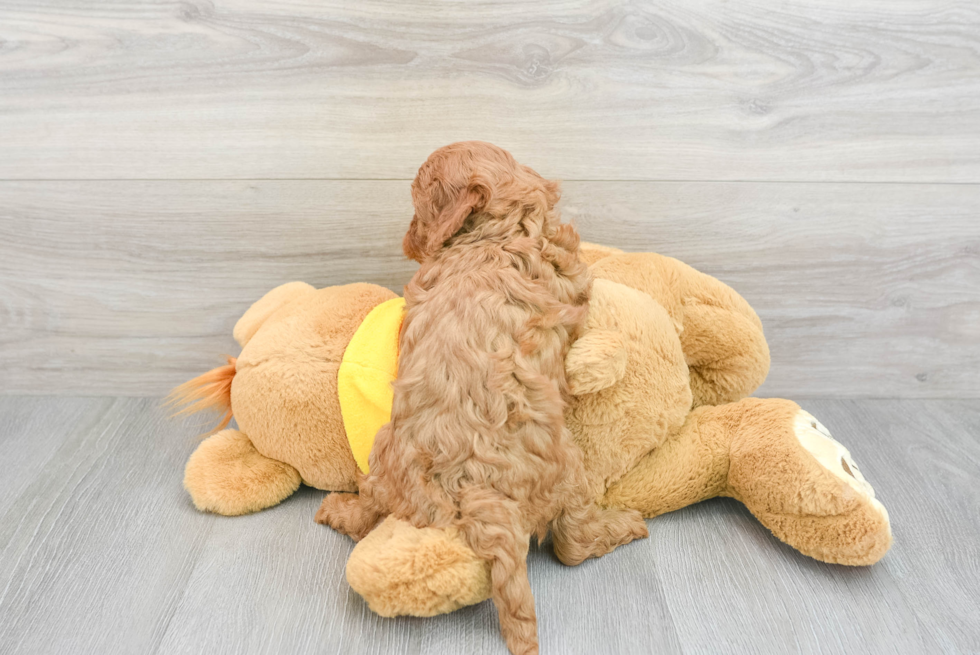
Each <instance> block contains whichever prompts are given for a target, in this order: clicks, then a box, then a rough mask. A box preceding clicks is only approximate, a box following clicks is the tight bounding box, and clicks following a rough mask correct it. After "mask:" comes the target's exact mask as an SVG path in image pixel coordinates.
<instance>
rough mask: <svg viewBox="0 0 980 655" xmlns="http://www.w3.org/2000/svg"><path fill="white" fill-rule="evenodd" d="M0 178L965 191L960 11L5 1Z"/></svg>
mask: <svg viewBox="0 0 980 655" xmlns="http://www.w3.org/2000/svg"><path fill="white" fill-rule="evenodd" d="M0 43H2V44H3V46H2V48H0V88H2V89H3V93H2V94H0V134H2V135H3V139H0V179H54V178H59V179H65V178H86V179H91V178H99V179H120V178H125V179H134V178H168V179H172V178H208V179H211V178H277V179H282V178H328V179H342V178H343V179H346V178H371V179H379V178H398V179H408V178H410V177H411V176H412V175H413V174H414V171H415V170H416V168H417V167H418V165H419V164H420V163H421V162H422V161H423V160H424V158H425V156H426V155H427V154H428V153H429V152H430V151H431V150H433V149H434V148H435V147H437V146H439V145H442V144H445V143H448V142H451V141H455V140H459V139H464V138H481V139H486V140H490V141H494V142H496V143H499V144H500V145H502V146H504V147H507V148H509V149H511V150H513V151H514V153H515V154H516V155H517V156H518V158H519V159H521V160H523V161H526V162H527V163H528V164H531V165H533V166H535V167H536V168H538V169H539V170H540V171H541V172H542V173H544V174H546V175H549V176H553V177H561V178H565V179H583V180H595V179H643V180H689V179H699V180H700V179H709V180H783V181H786V180H810V181H918V182H974V183H976V182H980V6H978V5H977V4H976V3H975V2H970V1H968V0H964V1H960V2H951V1H948V0H916V1H913V2H903V3H895V2H890V1H885V0H857V1H852V2H847V3H843V2H839V1H838V0H820V1H818V2H811V1H808V0H807V1H804V0H794V1H791V2H781V3H779V4H778V5H773V3H771V2H766V1H764V0H755V1H750V2H725V1H724V0H699V1H697V2H690V1H688V0H671V1H666V2H658V3H640V2H621V1H618V0H597V1H591V2H570V1H569V0H546V1H542V2H533V3H528V2H523V1H517V0H511V1H508V2H498V1H497V0H493V1H489V0H485V1H480V2H465V3H464V2H436V1H432V0H409V1H405V2H397V3H391V2H387V1H383V0H365V1H363V2H357V3H348V2H340V1H336V0H335V1H331V2H321V1H320V0H289V1H286V2H277V3H269V2H259V1H258V0H221V1H218V2H210V1H208V0H190V1H176V0H174V1H163V2H160V1H157V0H133V1H132V2H123V3H120V2H113V1H112V0H42V1H40V2H37V1H35V0H7V1H6V2H4V3H3V6H2V7H0Z"/></svg>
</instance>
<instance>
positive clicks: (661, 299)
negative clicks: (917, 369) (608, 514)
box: [173, 243, 892, 616]
mask: <svg viewBox="0 0 980 655" xmlns="http://www.w3.org/2000/svg"><path fill="white" fill-rule="evenodd" d="M582 257H583V258H584V259H585V260H586V262H587V263H589V265H590V270H591V271H592V273H593V276H594V279H595V282H594V286H593V292H592V299H591V303H590V307H589V316H588V321H587V325H586V328H585V330H583V331H582V333H581V335H580V336H579V338H578V339H577V340H576V341H575V343H574V344H573V345H572V347H571V348H570V350H569V352H568V355H567V357H566V361H565V364H566V371H567V376H568V381H569V389H570V393H571V396H570V399H569V402H568V405H567V407H566V411H565V417H566V424H567V426H568V428H569V429H570V431H571V433H572V435H573V437H574V438H575V441H576V443H577V444H578V445H579V447H580V448H581V449H582V451H583V454H584V460H585V466H586V472H587V483H588V485H589V487H588V491H589V493H591V494H592V495H593V497H594V498H595V499H596V500H597V502H598V503H599V504H601V505H603V506H608V507H629V508H634V509H637V510H639V511H640V512H641V513H642V514H643V515H644V516H645V517H647V518H653V517H656V516H658V515H660V514H663V513H665V512H671V511H674V510H677V509H680V508H683V507H686V506H688V505H691V504H693V503H697V502H699V501H702V500H706V499H708V498H713V497H718V496H726V497H731V498H734V499H737V500H738V501H740V502H742V503H743V504H744V505H745V506H746V507H747V508H748V509H749V511H751V512H752V514H753V515H754V516H755V517H756V518H757V519H758V520H759V521H761V522H762V523H763V524H764V525H765V526H766V527H767V528H768V529H769V530H770V531H771V532H772V533H773V535H775V536H776V537H777V538H778V539H780V540H782V541H783V542H785V543H786V544H788V545H790V546H792V547H793V548H796V549H797V550H798V551H800V552H801V553H803V554H805V555H808V556H810V557H813V558H815V559H818V560H821V561H824V562H831V563H837V564H847V565H870V564H873V563H875V562H877V561H878V560H879V559H881V557H883V556H884V554H885V553H886V552H887V550H888V549H889V547H890V545H891V542H892V535H891V527H890V523H889V518H888V512H887V511H886V509H885V507H884V506H883V505H882V504H881V503H880V502H879V501H878V500H877V499H876V498H875V493H874V489H873V488H872V486H871V485H870V484H869V483H868V481H867V480H866V479H865V478H864V476H863V475H862V474H861V471H860V469H859V468H858V466H857V464H856V463H855V462H854V460H853V458H852V457H851V455H850V453H849V452H848V450H847V449H846V448H845V447H844V446H842V445H841V444H840V443H839V442H838V441H836V440H835V439H834V438H833V437H832V436H831V434H830V433H829V432H828V430H827V429H826V428H825V427H824V426H823V425H821V424H820V422H819V421H817V420H816V419H815V418H814V417H813V416H811V415H810V414H808V413H807V412H805V411H803V410H802V409H801V408H800V407H799V406H798V405H797V404H796V403H794V402H792V401H790V400H784V399H776V398H770V399H763V398H752V397H749V395H750V394H751V393H752V392H753V391H754V390H755V389H756V388H757V387H758V386H759V385H760V384H761V383H762V381H763V380H764V379H765V377H766V375H767V373H768V369H769V349H768V346H767V344H766V340H765V337H764V336H763V330H762V324H761V322H760V320H759V318H758V316H757V315H756V313H755V312H754V311H753V310H752V308H751V306H750V305H749V304H748V303H747V302H746V301H745V300H744V299H743V298H742V297H741V296H739V295H738V294H737V293H736V292H735V291H734V290H732V289H731V288H730V287H728V286H726V285H725V284H723V283H722V282H720V281H719V280H717V279H715V278H713V277H711V276H708V275H706V274H703V273H701V272H699V271H697V270H695V269H693V268H692V267H690V266H687V265H686V264H684V263H682V262H680V261H678V260H676V259H672V258H670V257H665V256H661V255H658V254H653V253H624V252H622V251H620V250H617V249H614V248H608V247H604V246H599V245H596V244H587V243H586V244H583V246H582ZM403 304H404V303H403V301H402V299H401V298H399V297H398V296H397V295H396V294H395V293H393V292H392V291H390V290H388V289H386V288H383V287H380V286H376V285H372V284H349V285H344V286H335V287H327V288H324V289H315V288H313V287H312V286H310V285H308V284H305V283H303V282H290V283H288V284H284V285H282V286H280V287H277V288H276V289H273V290H272V291H270V292H269V293H267V294H266V295H265V296H263V297H262V298H261V299H260V300H258V301H257V302H256V303H255V304H254V305H252V306H251V307H250V308H249V309H248V311H247V312H246V313H245V314H244V315H243V316H242V317H241V319H239V321H238V322H237V324H236V325H235V327H234V332H233V334H234V337H235V340H236V341H237V342H238V343H239V345H240V346H241V348H242V350H241V354H240V355H239V356H238V357H237V358H229V364H228V365H227V366H223V367H219V368H216V369H214V370H212V371H210V372H208V373H206V374H204V375H202V376H200V377H199V378H196V379H195V380H191V381H190V382H188V383H185V384H184V385H181V387H178V388H177V389H176V390H175V392H174V395H173V399H174V401H175V402H178V403H184V404H186V405H187V407H186V410H185V411H197V410H199V409H202V408H207V407H215V408H221V409H224V410H225V411H226V415H225V418H224V420H223V421H222V424H221V425H220V426H219V427H220V428H224V429H219V430H218V431H216V432H215V433H213V434H211V436H209V437H208V438H207V439H205V440H204V441H203V442H201V444H200V445H199V446H198V448H197V449H196V450H195V452H194V453H193V454H192V455H191V457H190V459H189V460H188V462H187V466H186V469H185V476H184V486H185V488H186V489H187V491H188V492H189V493H190V496H191V499H192V500H193V502H194V505H195V506H196V507H197V508H198V509H200V510H202V511H210V512H216V513H219V514H224V515H239V514H246V513H250V512H256V511H259V510H261V509H264V508H267V507H271V506H273V505H276V504H277V503H279V502H282V501H283V500H284V499H286V498H287V497H289V496H290V495H291V494H292V493H293V492H295V491H296V490H297V489H298V488H299V485H300V484H307V485H309V486H312V487H316V488H318V489H322V490H324V491H328V492H335V493H337V492H356V491H357V484H358V479H359V476H360V475H362V474H364V473H367V471H368V454H369V453H370V448H371V442H372V439H373V435H374V433H375V432H377V429H378V428H379V427H381V425H383V424H384V423H385V422H387V421H388V420H389V417H390V408H391V401H392V391H391V386H390V382H391V381H392V380H394V379H395V377H396V376H397V355H398V334H399V329H400V326H401V317H402V307H403ZM232 415H234V418H235V420H236V422H237V425H238V429H228V428H225V426H226V425H227V424H228V421H229V420H230V418H231V416H232ZM612 556H615V555H612ZM347 579H348V582H349V583H350V584H351V587H352V588H353V589H354V590H355V591H357V592H358V593H359V594H360V595H361V596H362V597H363V598H364V599H365V600H366V601H367V603H368V604H369V606H370V608H371V609H372V610H374V611H375V612H377V613H378V614H380V615H383V616H398V615H414V616H432V615H436V614H440V613H445V612H450V611H453V610H455V609H458V608H460V607H463V606H466V605H470V604H473V603H478V602H481V601H483V600H485V599H487V598H489V595H490V577H489V567H488V565H487V563H486V562H483V561H481V560H479V559H478V558H477V557H476V555H475V554H474V553H473V552H472V551H471V550H470V549H469V548H468V547H467V545H466V544H465V542H464V541H463V540H462V538H461V536H460V535H459V534H458V533H456V532H455V531H454V530H453V529H451V528H447V529H436V528H416V527H414V526H412V525H410V524H408V523H406V522H404V521H400V520H397V519H395V518H393V517H388V518H386V519H385V520H384V521H383V522H382V523H380V524H379V525H378V526H377V527H376V528H375V529H374V530H373V531H372V532H371V533H370V534H369V535H368V536H367V537H366V538H364V539H363V540H362V541H360V542H359V543H358V544H357V545H356V547H355V548H354V550H353V551H352V553H351V556H350V558H349V559H348V563H347Z"/></svg>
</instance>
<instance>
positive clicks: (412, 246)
mask: <svg viewBox="0 0 980 655" xmlns="http://www.w3.org/2000/svg"><path fill="white" fill-rule="evenodd" d="M419 231H420V228H419V217H418V214H416V215H415V216H412V224H411V225H409V226H408V232H406V233H405V238H404V239H402V250H403V251H404V252H405V256H406V257H408V258H409V259H414V260H415V261H417V262H419V263H421V262H422V259H423V258H424V256H425V253H424V252H423V246H425V237H424V236H423V235H422V234H420V233H419Z"/></svg>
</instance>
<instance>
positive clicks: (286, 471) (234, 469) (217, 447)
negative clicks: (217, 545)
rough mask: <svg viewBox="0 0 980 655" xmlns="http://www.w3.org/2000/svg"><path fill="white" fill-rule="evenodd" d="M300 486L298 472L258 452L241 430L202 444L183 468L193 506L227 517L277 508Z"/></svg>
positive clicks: (216, 436)
mask: <svg viewBox="0 0 980 655" xmlns="http://www.w3.org/2000/svg"><path fill="white" fill-rule="evenodd" d="M299 485H300V475H299V472H298V471H297V470H296V469H294V468H293V467H292V466H290V465H289V464H285V463H283V462H280V461H277V460H274V459H269V458H268V457H265V456H264V455H262V454H261V453H259V451H257V450H256V449H255V446H253V445H252V442H251V441H249V438H248V437H247V436H246V435H245V434H244V433H242V432H239V431H238V430H222V431H221V432H218V433H216V434H213V435H211V436H210V437H208V438H207V439H205V440H204V441H202V442H201V444H200V445H199V446H198V447H197V450H195V451H194V454H193V455H191V457H190V459H189V460H187V466H186V468H185V469H184V488H185V489H187V491H188V493H190V495H191V500H193V501H194V506H195V507H197V508H198V509H199V510H201V511H202V512H214V513H216V514H224V515H225V516H238V515H240V514H250V513H252V512H257V511H259V510H261V509H265V508H267V507H272V506H273V505H278V504H279V503H281V502H282V501H283V500H285V499H286V498H288V497H289V496H291V495H292V494H293V492H295V491H296V490H297V489H299Z"/></svg>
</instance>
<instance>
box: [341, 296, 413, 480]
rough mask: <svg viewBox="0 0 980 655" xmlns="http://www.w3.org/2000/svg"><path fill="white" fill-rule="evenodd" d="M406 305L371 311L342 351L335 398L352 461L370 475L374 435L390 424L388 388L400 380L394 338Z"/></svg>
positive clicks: (400, 302) (390, 304) (396, 303)
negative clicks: (370, 458)
mask: <svg viewBox="0 0 980 655" xmlns="http://www.w3.org/2000/svg"><path fill="white" fill-rule="evenodd" d="M404 316H405V299H404V298H392V299H391V300H388V301H385V302H383V303H381V304H380V305H378V306H377V307H375V308H374V309H372V310H371V312H370V313H369V314H368V315H367V316H366V317H365V318H364V322H363V323H361V326H360V327H359V328H357V332H355V333H354V337H353V338H352V339H351V341H350V344H348V346H347V349H346V350H345V351H344V358H343V360H342V361H341V363H340V370H339V371H338V373H337V395H338V397H339V399H340V413H341V416H342V417H343V419H344V430H345V431H346V432H347V440H348V441H349V442H350V450H351V453H353V455H354V461H355V462H357V467H358V468H359V469H361V471H362V472H364V473H367V472H368V456H369V455H370V454H371V446H373V445H374V435H375V434H377V432H378V429H379V428H381V426H382V425H384V424H385V423H387V422H388V421H390V420H391V403H392V399H393V393H392V390H391V383H392V382H394V381H395V377H397V375H398V333H399V332H400V331H401V328H402V319H403V318H404Z"/></svg>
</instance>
